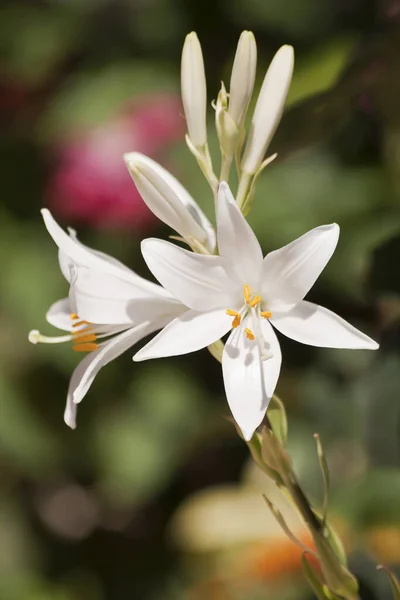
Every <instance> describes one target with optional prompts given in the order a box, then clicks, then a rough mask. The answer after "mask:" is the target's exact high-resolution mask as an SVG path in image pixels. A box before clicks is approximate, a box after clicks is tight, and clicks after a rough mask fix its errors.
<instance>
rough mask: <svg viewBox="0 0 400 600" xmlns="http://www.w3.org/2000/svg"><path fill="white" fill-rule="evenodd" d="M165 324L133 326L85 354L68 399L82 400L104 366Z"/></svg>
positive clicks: (73, 380)
mask: <svg viewBox="0 0 400 600" xmlns="http://www.w3.org/2000/svg"><path fill="white" fill-rule="evenodd" d="M163 325H165V321H159V322H153V323H142V324H141V325H139V326H138V327H133V328H131V329H128V330H127V331H124V332H123V333H120V334H118V335H116V336H115V337H113V338H112V339H110V340H108V341H107V342H104V344H102V345H101V346H100V347H99V349H98V350H96V351H95V352H91V353H90V354H88V355H87V356H85V358H84V359H83V360H82V361H81V362H80V363H79V365H78V366H77V368H76V369H75V371H74V373H73V375H72V378H71V381H70V386H69V390H68V401H70V399H71V398H72V400H73V402H74V403H75V404H78V403H79V402H81V400H82V399H83V398H84V397H85V396H86V394H87V392H88V390H89V388H90V386H91V385H92V383H93V381H94V378H95V377H96V375H97V373H98V372H99V371H100V369H101V368H102V367H104V366H105V365H108V363H110V362H111V361H112V360H114V359H115V358H117V357H118V356H120V355H121V354H123V353H124V352H125V351H126V350H128V349H129V348H131V347H132V346H133V345H134V344H136V343H137V342H138V341H139V340H141V339H142V338H144V337H145V336H146V335H149V334H150V333H153V331H156V330H157V329H159V328H160V327H162V326H163ZM68 401H67V404H68Z"/></svg>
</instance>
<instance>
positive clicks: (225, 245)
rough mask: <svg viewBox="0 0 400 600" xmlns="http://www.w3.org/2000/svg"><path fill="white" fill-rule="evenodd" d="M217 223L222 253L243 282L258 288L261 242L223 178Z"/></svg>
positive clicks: (260, 268) (261, 262) (219, 194)
mask: <svg viewBox="0 0 400 600" xmlns="http://www.w3.org/2000/svg"><path fill="white" fill-rule="evenodd" d="M217 223H218V224H217V231H218V250H219V253H220V255H221V256H223V257H225V258H226V259H227V260H229V261H230V262H231V263H232V265H233V268H234V269H235V272H236V273H237V275H238V277H239V279H240V280H241V282H242V285H244V284H247V285H249V286H250V287H251V288H255V289H254V291H257V288H258V286H259V284H260V278H261V272H262V266H263V255H262V251H261V248H260V244H259V243H258V240H257V238H256V236H255V235H254V232H253V230H252V228H251V227H250V225H249V224H248V222H247V221H246V219H245V218H244V216H243V215H242V213H241V211H240V210H239V208H238V206H237V204H236V202H235V199H234V197H233V196H232V192H231V190H230V189H229V185H228V184H227V183H225V182H224V181H223V182H222V183H221V184H220V186H219V191H218V218H217Z"/></svg>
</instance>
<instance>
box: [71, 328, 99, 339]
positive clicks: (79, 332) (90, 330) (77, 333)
mask: <svg viewBox="0 0 400 600" xmlns="http://www.w3.org/2000/svg"><path fill="white" fill-rule="evenodd" d="M88 333H94V329H93V328H92V327H82V329H77V330H76V331H72V336H73V337H74V338H77V337H80V336H81V335H86V334H88Z"/></svg>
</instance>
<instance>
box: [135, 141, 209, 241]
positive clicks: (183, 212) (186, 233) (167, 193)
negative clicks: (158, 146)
mask: <svg viewBox="0 0 400 600" xmlns="http://www.w3.org/2000/svg"><path fill="white" fill-rule="evenodd" d="M124 160H125V163H126V165H127V167H128V170H129V172H130V174H131V176H132V179H133V181H134V182H135V185H136V187H137V189H138V191H139V193H140V195H141V196H142V198H143V200H144V201H145V203H146V204H147V206H148V207H149V208H150V210H151V211H152V212H153V213H154V214H155V215H156V216H157V217H158V218H159V219H161V221H163V222H164V223H166V224H167V225H169V226H170V227H171V228H172V229H175V231H177V232H178V233H179V234H180V235H181V236H182V237H184V238H186V239H188V238H190V237H192V238H194V239H196V240H198V241H200V242H201V243H202V244H203V245H204V246H205V247H206V248H207V249H208V250H209V252H211V253H212V252H214V249H215V231H214V228H213V226H212V225H211V223H210V221H209V220H208V219H207V217H206V216H205V214H204V213H203V211H202V210H201V209H200V207H199V205H198V204H197V202H196V201H195V200H194V199H193V198H192V196H191V195H190V194H189V192H188V191H187V190H186V189H185V188H184V187H183V185H182V184H181V183H179V181H178V180H177V179H175V177H173V175H171V173H169V171H167V170H166V169H164V168H163V167H162V166H161V165H159V164H158V163H156V162H155V161H154V160H152V159H151V158H149V157H148V156H145V155H144V154H140V153H139V152H130V153H129V154H125V155H124Z"/></svg>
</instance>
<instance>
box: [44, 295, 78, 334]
mask: <svg viewBox="0 0 400 600" xmlns="http://www.w3.org/2000/svg"><path fill="white" fill-rule="evenodd" d="M71 312H72V311H71V308H70V304H69V299H68V298H63V299H62V300H57V302H54V304H52V305H51V306H50V308H49V310H48V311H47V313H46V321H47V322H48V323H50V325H54V327H57V328H58V329H63V330H64V331H72V329H73V327H72V321H71Z"/></svg>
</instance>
